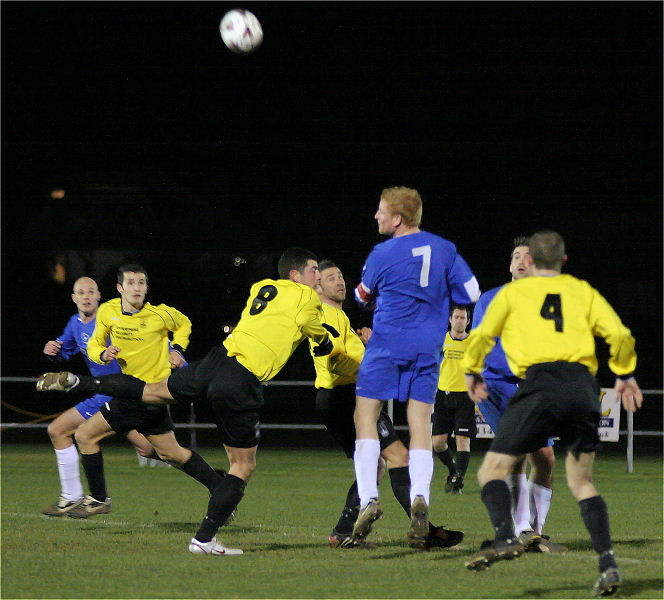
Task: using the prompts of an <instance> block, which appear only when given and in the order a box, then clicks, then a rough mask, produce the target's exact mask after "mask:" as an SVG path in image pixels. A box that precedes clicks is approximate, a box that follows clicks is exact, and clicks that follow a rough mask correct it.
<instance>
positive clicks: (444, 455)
mask: <svg viewBox="0 0 664 600" xmlns="http://www.w3.org/2000/svg"><path fill="white" fill-rule="evenodd" d="M436 456H437V457H438V458H440V460H441V462H442V463H443V464H444V465H445V466H446V467H447V470H448V471H449V472H450V475H456V472H457V468H456V465H455V464H454V457H453V456H452V452H451V451H450V448H449V446H448V447H447V448H446V449H445V450H443V451H442V452H436Z"/></svg>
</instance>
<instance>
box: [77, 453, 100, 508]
mask: <svg viewBox="0 0 664 600" xmlns="http://www.w3.org/2000/svg"><path fill="white" fill-rule="evenodd" d="M81 464H82V465H83V471H85V478H86V479H87V480H88V487H89V488H90V495H91V496H92V497H93V498H94V499H95V500H99V501H100V502H104V501H105V500H106V478H105V477H104V457H103V456H102V454H101V450H100V451H99V452H95V453H94V454H81Z"/></svg>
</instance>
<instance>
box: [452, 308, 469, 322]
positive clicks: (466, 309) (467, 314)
mask: <svg viewBox="0 0 664 600" xmlns="http://www.w3.org/2000/svg"><path fill="white" fill-rule="evenodd" d="M455 310H465V311H466V316H467V317H468V320H470V306H466V305H465V304H451V305H450V319H451V318H452V315H453V314H454V311H455Z"/></svg>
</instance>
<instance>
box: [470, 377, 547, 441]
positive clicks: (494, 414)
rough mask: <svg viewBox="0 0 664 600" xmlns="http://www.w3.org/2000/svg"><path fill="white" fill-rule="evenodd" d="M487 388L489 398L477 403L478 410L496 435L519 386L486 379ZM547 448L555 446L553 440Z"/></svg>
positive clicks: (503, 380)
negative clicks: (499, 423)
mask: <svg viewBox="0 0 664 600" xmlns="http://www.w3.org/2000/svg"><path fill="white" fill-rule="evenodd" d="M485 381H486V387H487V390H488V392H489V397H488V398H487V399H486V400H482V402H478V403H477V408H478V409H479V411H480V412H481V413H482V417H484V420H485V421H486V423H487V424H488V425H489V427H491V431H493V433H494V434H495V433H496V431H497V430H498V422H499V421H500V417H502V416H503V414H504V413H505V411H506V410H507V405H508V404H509V401H510V398H511V397H512V396H514V394H516V391H517V389H518V387H519V386H518V385H517V384H516V383H513V382H511V381H507V380H505V379H486V380H485ZM546 445H547V446H553V438H549V439H548V440H547V443H546Z"/></svg>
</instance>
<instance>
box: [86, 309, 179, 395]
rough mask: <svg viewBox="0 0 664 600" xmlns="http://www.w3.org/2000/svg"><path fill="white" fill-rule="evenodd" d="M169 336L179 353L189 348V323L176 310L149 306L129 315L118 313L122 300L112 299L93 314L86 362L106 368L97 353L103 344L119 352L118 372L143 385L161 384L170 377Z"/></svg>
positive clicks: (99, 354) (104, 346) (103, 348)
mask: <svg viewBox="0 0 664 600" xmlns="http://www.w3.org/2000/svg"><path fill="white" fill-rule="evenodd" d="M169 332H173V344H178V345H179V346H181V347H182V349H183V350H185V349H186V348H187V346H188V345H189V336H190V335H191V321H190V320H189V318H188V317H187V316H186V315H184V314H182V313H181V312H180V311H179V310H176V309H175V308H172V307H171V306H166V305H165V304H159V305H158V306H153V305H152V304H150V303H149V302H146V303H145V304H144V305H143V308H141V310H139V311H138V312H137V313H134V314H132V315H128V314H124V313H123V312H122V299H121V298H113V300H109V301H108V302H104V303H103V304H101V305H100V306H99V309H98V310H97V319H96V322H95V330H94V331H93V333H92V337H91V338H90V341H89V342H88V356H89V357H90V360H92V361H94V362H96V363H99V364H100V365H103V364H106V363H104V362H103V361H102V360H101V353H102V352H103V351H104V350H106V340H107V339H108V338H109V337H110V338H111V344H113V345H114V346H117V347H118V348H120V352H119V353H118V355H117V361H118V363H119V365H120V367H121V368H122V372H123V373H126V374H127V375H133V376H134V377H138V378H139V379H142V380H143V381H145V382H147V383H154V382H156V381H161V380H162V379H165V378H166V377H168V376H169V375H170V374H171V367H170V364H169V362H168V357H169V353H170V350H169V347H168V334H169Z"/></svg>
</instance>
